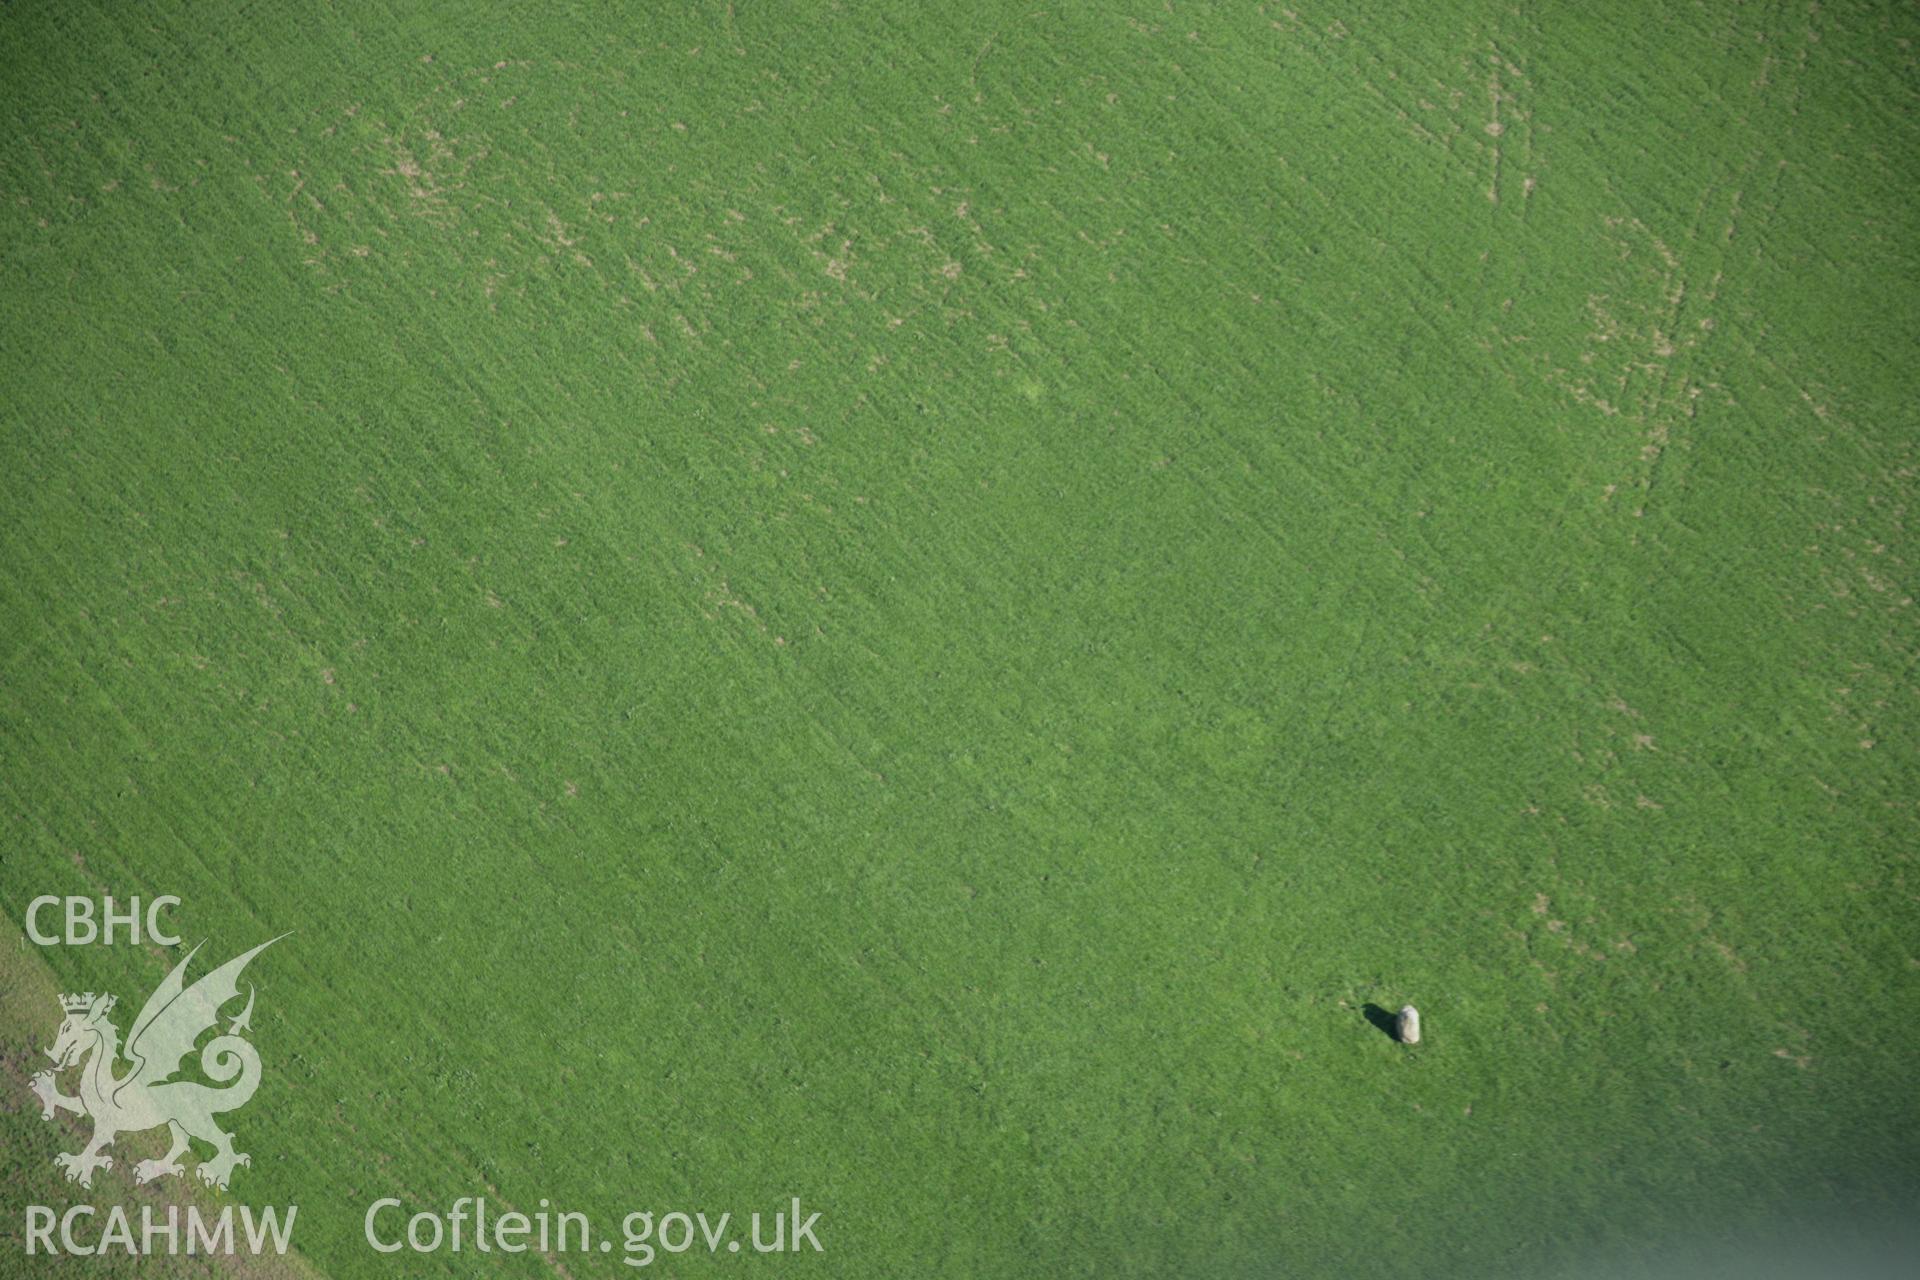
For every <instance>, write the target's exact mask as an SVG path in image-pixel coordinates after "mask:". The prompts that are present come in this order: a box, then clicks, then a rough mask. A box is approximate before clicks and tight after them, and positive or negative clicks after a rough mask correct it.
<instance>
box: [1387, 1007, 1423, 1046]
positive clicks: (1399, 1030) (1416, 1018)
mask: <svg viewBox="0 0 1920 1280" xmlns="http://www.w3.org/2000/svg"><path fill="white" fill-rule="evenodd" d="M1393 1037H1394V1039H1396V1040H1398V1041H1399V1042H1400V1043H1401V1044H1419V1043H1420V1011H1419V1010H1418V1009H1416V1008H1414V1007H1413V1006H1412V1005H1410V1004H1405V1005H1401V1006H1400V1016H1399V1018H1397V1019H1395V1021H1394V1024H1393Z"/></svg>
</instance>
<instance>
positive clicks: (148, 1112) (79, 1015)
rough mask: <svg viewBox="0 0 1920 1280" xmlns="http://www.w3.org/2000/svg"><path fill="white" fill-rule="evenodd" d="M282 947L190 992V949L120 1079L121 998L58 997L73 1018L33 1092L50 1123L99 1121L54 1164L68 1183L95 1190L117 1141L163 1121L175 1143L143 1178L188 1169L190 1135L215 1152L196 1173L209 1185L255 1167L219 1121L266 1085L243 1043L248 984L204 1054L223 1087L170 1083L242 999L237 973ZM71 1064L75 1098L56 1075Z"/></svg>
mask: <svg viewBox="0 0 1920 1280" xmlns="http://www.w3.org/2000/svg"><path fill="white" fill-rule="evenodd" d="M280 936H281V937H285V936H286V935H285V934H282V935H280ZM278 941H280V938H273V939H270V940H269V941H266V942H263V943H261V944H260V945H259V946H257V947H255V948H254V949H253V950H251V951H248V952H246V953H245V954H243V955H239V956H236V957H234V958H233V959H232V960H229V961H227V963H225V964H223V965H221V966H220V967H219V968H218V969H215V970H214V971H213V972H212V973H209V974H207V975H206V976H205V977H203V978H201V979H200V980H199V981H197V982H195V983H194V984H193V985H192V986H187V985H186V971H187V965H188V964H189V963H190V962H191V961H192V960H193V957H194V955H195V954H196V953H197V952H198V951H199V950H200V947H199V946H195V947H194V948H193V950H192V951H189V952H187V954H186V957H185V958H184V959H182V960H181V961H180V963H179V964H177V965H175V966H174V967H173V972H171V973H169V974H168V975H167V976H166V979H165V980H164V981H162V982H161V983H160V986H159V987H158V988H157V989H156V990H155V991H154V993H153V994H152V995H151V996H148V997H147V1003H146V1004H145V1005H144V1006H142V1008H141V1010H140V1016H139V1017H137V1018H135V1019H134V1020H133V1030H132V1031H130V1032H128V1033H127V1043H126V1049H125V1055H126V1060H127V1062H129V1063H131V1064H132V1066H131V1068H130V1069H129V1070H128V1071H127V1072H126V1073H125V1074H124V1075H115V1073H114V1069H115V1066H116V1064H117V1063H118V1060H119V1058H120V1056H121V1052H122V1050H121V1047H120V1032H119V1029H118V1028H116V1027H115V1026H114V1025H113V1023H112V1021H111V1020H110V1019H109V1018H108V1016H107V1015H108V1014H110V1013H111V1012H113V1007H114V1005H115V1003H116V1001H115V999H114V997H113V996H110V995H104V994H103V995H95V994H94V993H93V992H91V991H89V992H87V993H86V994H84V995H67V996H61V997H60V1007H61V1009H62V1010H63V1011H65V1013H66V1019H65V1021H63V1022H62V1023H61V1024H60V1034H59V1036H58V1038H56V1039H55V1040H54V1042H53V1048H51V1049H49V1050H47V1056H48V1057H49V1058H52V1059H53V1063H54V1065H53V1069H52V1070H51V1071H42V1072H39V1073H38V1074H36V1075H35V1076H34V1077H33V1080H32V1088H33V1091H34V1092H35V1093H36V1094H38V1095H39V1096H40V1106H41V1116H42V1118H43V1119H47V1120H51V1119H53V1116H54V1113H55V1112H56V1111H72V1112H76V1113H78V1114H80V1115H86V1116H92V1117H93V1139H92V1141H90V1142H88V1143H87V1145H86V1148H85V1149H84V1150H82V1151H80V1152H79V1153H77V1154H74V1155H67V1154H65V1153H62V1154H61V1155H57V1156H55V1157H54V1163H55V1164H58V1165H59V1166H60V1167H61V1168H62V1169H64V1170H66V1175H67V1181H69V1182H77V1183H79V1184H80V1185H81V1186H83V1187H90V1186H92V1185H93V1171H94V1170H95V1169H111V1168H113V1157H112V1156H109V1155H106V1154H103V1153H104V1151H105V1149H106V1148H107V1147H108V1146H110V1145H112V1143H113V1140H114V1139H115V1138H116V1137H118V1136H119V1135H121V1134H123V1133H138V1132H140V1131H142V1130H145V1129H155V1128H158V1127H159V1126H161V1125H165V1126H167V1129H168V1131H169V1132H170V1134H171V1135H172V1139H173V1145H172V1146H171V1148H170V1149H169V1150H168V1151H167V1154H166V1155H164V1156H162V1157H161V1158H160V1159H158V1160H142V1161H140V1162H139V1163H138V1164H136V1165H135V1166H134V1178H135V1180H136V1181H139V1182H151V1181H153V1180H154V1179H155V1178H161V1177H166V1176H168V1175H169V1174H177V1173H180V1172H182V1169H181V1166H180V1157H181V1156H183V1155H185V1154H187V1150H188V1139H190V1138H198V1139H199V1140H200V1141H202V1142H204V1143H206V1144H208V1145H209V1146H211V1147H212V1148H213V1149H214V1155H213V1158H212V1159H211V1160H203V1161H201V1162H200V1167H199V1170H198V1172H199V1174H200V1180H201V1181H203V1182H205V1183H207V1184H209V1185H211V1186H216V1187H221V1188H225V1187H226V1185H227V1181H228V1179H230V1178H231V1177H233V1170H234V1166H235V1165H242V1164H251V1163H252V1161H251V1160H249V1159H248V1157H247V1156H246V1155H245V1153H243V1152H239V1151H235V1150H234V1149H233V1135H232V1134H230V1133H228V1132H226V1131H225V1130H223V1129H221V1127H220V1126H219V1124H217V1123H216V1122H215V1120H214V1117H215V1116H217V1115H221V1114H223V1113H225V1112H228V1111H234V1110H238V1109H239V1108H240V1107H242V1106H245V1105H246V1103H247V1100H248V1099H249V1098H251V1097H253V1091H254V1090H255V1089H256V1088H258V1087H259V1085H260V1055H259V1054H258V1053H257V1052H255V1051H254V1047H253V1046H252V1045H251V1044H249V1043H248V1042H247V1041H246V1040H245V1039H243V1038H242V1036H243V1034H244V1033H245V1032H246V1031H247V1030H248V1028H249V1025H250V1019H251V1018H252V1017H253V988H252V986H251V984H249V986H248V988H247V1004H246V1008H244V1009H242V1010H241V1011H240V1013H239V1015H238V1016H237V1017H234V1018H233V1019H232V1020H231V1021H230V1022H229V1023H228V1026H227V1030H226V1032H225V1034H221V1035H215V1036H214V1037H213V1039H211V1040H209V1041H207V1043H206V1046H205V1047H204V1048H202V1049H201V1050H200V1070H201V1071H202V1072H203V1073H204V1074H205V1075H206V1077H207V1078H208V1079H209V1080H212V1081H214V1082H215V1083H216V1085H218V1086H222V1087H215V1086H214V1085H206V1084H202V1083H200V1082H199V1081H197V1080H175V1079H172V1077H173V1076H174V1075H176V1074H177V1073H178V1072H179V1071H180V1069H181V1067H182V1066H183V1065H184V1063H185V1061H186V1057H187V1055H188V1054H189V1053H191V1052H193V1048H194V1043H195V1042H196V1041H198V1040H199V1039H200V1037H201V1035H202V1034H204V1033H205V1032H206V1031H208V1030H209V1029H217V1027H216V1024H217V1023H218V1022H219V1017H220V1009H221V1006H223V1005H225V1004H226V1003H227V1002H229V1001H231V1000H233V999H235V998H237V997H238V996H239V994H240V973H241V971H242V970H243V969H245V968H246V967H247V962H248V961H250V960H252V959H253V958H254V957H255V956H257V955H259V954H260V953H261V952H262V951H265V950H266V949H267V948H268V947H270V946H272V945H273V944H274V943H275V942H278ZM69 1067H78V1068H80V1093H79V1096H78V1097H72V1096H69V1095H67V1094H64V1093H61V1092H60V1086H59V1084H58V1083H57V1082H56V1079H55V1076H56V1073H58V1072H61V1071H65V1070H67V1069H68V1068H69Z"/></svg>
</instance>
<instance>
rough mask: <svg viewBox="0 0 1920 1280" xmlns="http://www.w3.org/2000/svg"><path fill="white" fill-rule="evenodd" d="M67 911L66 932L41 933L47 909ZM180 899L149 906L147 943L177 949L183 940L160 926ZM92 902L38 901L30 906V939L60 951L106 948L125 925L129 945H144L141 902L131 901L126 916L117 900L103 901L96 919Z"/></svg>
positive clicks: (168, 898)
mask: <svg viewBox="0 0 1920 1280" xmlns="http://www.w3.org/2000/svg"><path fill="white" fill-rule="evenodd" d="M63 904H64V905H65V907H66V926H67V928H66V932H65V933H64V934H48V933H42V932H41V931H40V913H41V911H42V910H43V909H45V908H47V907H58V906H61V905H63ZM179 905H180V899H178V898H176V897H174V896H173V895H172V894H170V893H169V894H163V895H161V896H160V897H158V898H155V899H154V900H153V901H152V902H149V903H148V904H147V912H146V925H147V939H148V941H150V942H155V943H158V944H159V945H160V946H163V947H177V946H179V945H180V938H179V935H177V934H170V933H166V932H164V931H163V930H162V928H161V926H160V913H161V912H162V911H164V910H165V909H166V908H168V907H177V906H179ZM93 907H94V903H93V899H92V898H57V897H54V896H53V895H52V894H47V895H45V896H43V897H39V898H35V899H34V900H33V901H32V902H30V903H28V904H27V936H28V937H29V938H32V939H33V940H34V942H35V943H36V944H38V945H40V946H43V947H57V946H59V945H60V944H62V943H65V944H66V945H67V946H69V947H85V946H91V945H92V944H93V943H95V942H98V943H100V944H101V945H103V946H112V945H113V934H114V930H115V929H116V928H118V927H120V926H122V925H124V926H125V927H126V932H127V941H129V942H132V943H135V944H136V945H137V944H138V943H139V941H140V921H141V915H140V899H138V898H130V899H128V901H127V907H126V910H125V911H124V912H116V911H115V910H114V908H113V899H112V898H111V897H104V898H101V899H100V914H99V917H98V918H97V919H96V918H95V916H94V910H93Z"/></svg>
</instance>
